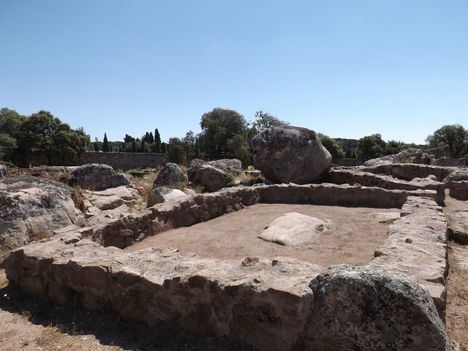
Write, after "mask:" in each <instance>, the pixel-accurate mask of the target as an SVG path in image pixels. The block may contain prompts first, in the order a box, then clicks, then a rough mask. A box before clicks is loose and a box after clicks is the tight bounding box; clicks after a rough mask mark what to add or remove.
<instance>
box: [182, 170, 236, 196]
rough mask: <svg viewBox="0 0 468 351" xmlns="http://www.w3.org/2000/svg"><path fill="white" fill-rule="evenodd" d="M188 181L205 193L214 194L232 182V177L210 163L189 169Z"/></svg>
mask: <svg viewBox="0 0 468 351" xmlns="http://www.w3.org/2000/svg"><path fill="white" fill-rule="evenodd" d="M188 179H189V180H190V182H191V183H192V184H193V185H195V186H197V185H198V186H201V187H202V188H203V191H208V192H214V191H218V190H220V189H222V188H224V187H225V186H226V185H228V184H229V182H230V181H231V180H232V176H231V175H230V174H229V173H227V172H225V171H223V170H221V169H219V168H217V167H214V166H212V165H210V164H208V163H205V164H201V165H199V166H197V167H193V168H189V169H188Z"/></svg>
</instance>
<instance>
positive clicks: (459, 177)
mask: <svg viewBox="0 0 468 351" xmlns="http://www.w3.org/2000/svg"><path fill="white" fill-rule="evenodd" d="M461 181H468V169H466V168H465V169H459V170H456V171H454V172H452V173H450V174H449V175H448V176H447V177H445V178H444V183H450V182H461Z"/></svg>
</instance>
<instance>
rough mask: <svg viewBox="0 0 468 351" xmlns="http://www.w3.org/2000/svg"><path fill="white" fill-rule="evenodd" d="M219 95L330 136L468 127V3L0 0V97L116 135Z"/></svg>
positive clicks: (172, 119)
mask: <svg viewBox="0 0 468 351" xmlns="http://www.w3.org/2000/svg"><path fill="white" fill-rule="evenodd" d="M218 106H219V107H224V108H230V109H235V110H237V111H238V112H240V113H241V114H243V115H244V116H245V117H246V119H247V120H252V119H253V116H254V113H255V111H257V110H263V111H266V112H269V113H271V114H274V115H276V116H278V117H280V118H281V119H284V120H287V121H289V122H290V123H291V124H293V125H299V126H304V127H308V128H311V129H314V130H316V131H319V132H322V133H325V134H328V135H330V136H332V137H348V138H360V137H362V136H364V135H368V134H371V133H376V132H379V133H381V134H382V136H383V138H384V139H387V140H388V139H397V140H402V141H407V142H409V141H414V142H418V143H422V142H423V141H424V139H425V138H426V136H427V135H428V134H430V133H432V132H433V131H434V130H435V129H437V128H438V127H440V126H441V125H443V124H448V123H450V124H451V123H460V124H463V125H464V126H465V127H468V1H466V0H460V1H456V0H437V1H432V0H368V1H366V0H341V1H338V0H323V1H313V0H308V1H306V0H304V1H294V0H291V1H287V0H281V1H275V0H229V1H228V0H198V1H195V0H166V1H158V0H125V1H123V0H74V1H73V0H0V107H9V108H12V109H15V110H17V111H18V112H20V113H22V114H30V113H33V112H36V111H38V110H40V109H46V110H49V111H51V112H52V113H53V114H54V115H57V116H58V117H60V118H61V119H62V120H63V121H65V122H67V123H69V124H70V125H71V126H72V127H84V128H85V130H86V131H87V133H89V134H90V135H91V136H92V138H94V137H96V136H97V137H99V139H102V136H103V134H104V132H107V135H108V136H109V139H110V140H120V139H122V138H123V136H124V134H125V133H128V134H130V135H133V136H141V135H142V134H144V132H145V131H150V130H153V129H154V128H156V127H158V128H159V130H160V132H161V135H162V138H163V139H167V138H169V137H170V136H183V135H184V134H185V132H186V131H188V130H189V129H192V130H194V131H196V132H198V131H199V121H200V117H201V115H202V114H203V113H204V112H207V111H209V110H211V109H212V108H214V107H218Z"/></svg>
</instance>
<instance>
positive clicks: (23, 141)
mask: <svg viewBox="0 0 468 351" xmlns="http://www.w3.org/2000/svg"><path fill="white" fill-rule="evenodd" d="M17 142H18V150H19V152H20V154H21V156H22V158H23V161H25V162H30V161H31V162H33V163H35V162H40V160H42V159H44V158H45V159H46V160H47V163H48V164H70V163H73V162H75V161H76V160H77V159H78V157H79V156H81V154H82V153H83V152H85V150H86V147H87V145H88V144H89V136H88V135H86V134H85V133H84V131H83V130H82V129H78V130H73V129H71V128H70V126H69V125H68V124H66V123H62V122H61V121H60V119H58V118H56V117H54V116H53V115H52V114H51V113H50V112H48V111H39V112H38V113H34V114H33V115H31V116H30V117H29V118H27V119H26V120H25V121H24V123H23V124H22V125H21V128H20V130H19V132H18V140H17Z"/></svg>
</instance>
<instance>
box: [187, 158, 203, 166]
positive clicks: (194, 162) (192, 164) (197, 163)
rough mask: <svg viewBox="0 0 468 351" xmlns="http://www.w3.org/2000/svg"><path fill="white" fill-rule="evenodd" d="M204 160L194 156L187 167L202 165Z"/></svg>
mask: <svg viewBox="0 0 468 351" xmlns="http://www.w3.org/2000/svg"><path fill="white" fill-rule="evenodd" d="M205 163H206V162H205V161H203V160H201V159H199V158H194V159H193V160H192V161H190V167H189V168H195V167H198V166H201V165H204V164H205Z"/></svg>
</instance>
